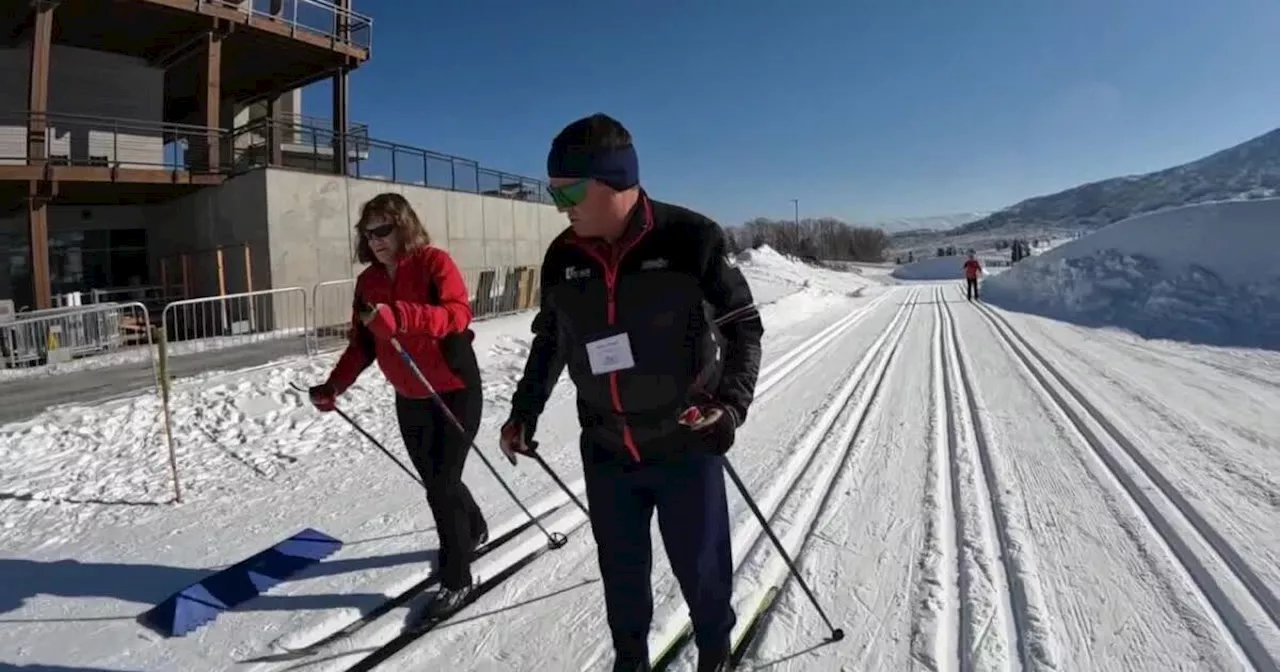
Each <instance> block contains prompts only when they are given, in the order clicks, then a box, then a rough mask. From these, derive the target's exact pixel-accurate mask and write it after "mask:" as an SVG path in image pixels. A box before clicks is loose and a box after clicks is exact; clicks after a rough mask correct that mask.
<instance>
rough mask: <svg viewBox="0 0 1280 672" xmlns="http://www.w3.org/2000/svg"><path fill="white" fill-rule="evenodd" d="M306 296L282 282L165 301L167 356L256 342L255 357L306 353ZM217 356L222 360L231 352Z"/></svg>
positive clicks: (240, 347)
mask: <svg viewBox="0 0 1280 672" xmlns="http://www.w3.org/2000/svg"><path fill="white" fill-rule="evenodd" d="M307 299H308V296H307V292H306V290H305V289H303V288H301V287H284V288H281V289H264V290H259V291H256V292H243V293H240V294H228V295H226V296H208V297H202V298H196V299H184V300H182V301H174V302H173V303H170V304H169V305H167V306H165V307H164V312H163V313H162V314H161V320H160V323H161V326H162V328H163V336H164V340H165V345H166V353H167V354H166V356H167V357H170V358H172V357H182V356H186V355H191V354H195V353H209V352H218V351H231V350H243V349H245V346H255V347H254V348H253V350H254V352H255V353H256V357H255V359H257V358H261V357H262V356H264V355H265V354H271V355H274V356H273V357H272V358H279V357H286V356H289V355H291V354H307V353H308V352H309V351H310V350H309V347H308V338H307V332H308V326H309V324H308V320H307V312H308V305H307V304H308V300H307ZM264 346H269V347H264ZM268 351H269V352H268ZM218 359H222V360H224V362H223V363H224V364H225V363H226V362H227V361H228V360H233V359H234V357H230V356H226V357H219V358H218ZM219 368H223V367H222V366H220V367H219Z"/></svg>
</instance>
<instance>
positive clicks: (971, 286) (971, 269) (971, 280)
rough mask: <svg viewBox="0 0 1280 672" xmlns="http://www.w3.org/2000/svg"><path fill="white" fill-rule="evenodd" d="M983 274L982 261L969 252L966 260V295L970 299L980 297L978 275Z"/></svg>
mask: <svg viewBox="0 0 1280 672" xmlns="http://www.w3.org/2000/svg"><path fill="white" fill-rule="evenodd" d="M981 274H982V262H980V261H978V260H977V258H975V257H974V256H973V253H972V252H970V253H969V258H968V259H966V260H965V262H964V297H965V298H966V299H968V300H970V301H972V300H974V299H976V298H978V276H979V275H981Z"/></svg>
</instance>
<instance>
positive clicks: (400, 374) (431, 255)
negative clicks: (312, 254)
mask: <svg viewBox="0 0 1280 672" xmlns="http://www.w3.org/2000/svg"><path fill="white" fill-rule="evenodd" d="M379 303H381V304H385V305H387V306H389V307H390V308H391V310H392V312H394V313H395V316H396V340H398V341H400V345H401V346H402V347H403V348H404V350H405V352H407V353H409V355H410V356H411V357H413V361H414V362H415V363H417V365H418V368H419V369H421V370H422V374H423V375H424V376H426V378H427V380H428V381H430V383H431V385H432V386H433V387H435V389H436V391H437V392H452V391H454V390H460V389H463V388H464V387H466V382H465V381H464V380H463V378H462V376H460V375H459V373H458V372H455V371H454V370H453V369H452V368H450V366H449V363H448V361H447V360H446V357H445V353H444V352H443V351H442V349H441V339H442V338H443V337H445V336H447V335H449V334H463V333H466V332H467V331H468V329H469V327H470V326H471V301H470V297H469V295H468V293H467V286H466V283H465V282H464V281H463V279H462V273H461V272H459V271H458V267H457V265H456V264H454V262H453V258H452V257H450V256H449V254H448V253H447V252H445V251H444V250H442V249H440V248H438V247H432V246H430V245H427V246H424V247H422V248H420V249H418V250H416V251H414V252H411V253H409V254H406V255H404V256H403V257H401V258H400V261H399V262H398V265H397V267H396V274H395V278H394V279H392V277H391V276H390V275H389V274H388V273H387V271H386V269H385V268H383V267H382V265H381V264H374V265H372V266H370V267H369V268H366V269H365V270H364V271H362V272H361V273H360V275H359V277H357V278H356V290H355V302H354V305H353V307H352V318H351V332H350V336H349V343H348V344H347V349H346V351H344V352H343V353H342V357H340V358H339V359H338V363H337V364H336V365H335V366H334V367H333V372H332V373H331V374H329V381H328V382H329V384H331V385H333V387H334V389H335V392H336V393H338V394H341V393H342V392H343V391H345V390H346V389H347V388H348V387H351V385H352V384H353V383H355V382H356V378H358V377H359V376H360V374H361V373H362V372H363V371H364V370H365V369H366V368H367V367H368V366H369V365H370V364H371V363H373V361H374V360H377V362H378V367H379V368H381V369H382V373H383V374H384V375H386V377H387V381H388V382H390V383H391V385H392V386H393V387H394V388H395V390H396V393H397V394H399V395H400V396H403V397H410V398H415V399H422V398H426V397H428V396H430V392H428V390H427V389H426V387H424V386H423V385H422V383H421V382H420V381H419V380H418V378H417V376H415V375H414V373H413V370H412V369H410V368H409V366H408V364H406V363H405V362H404V360H402V359H401V358H400V354H399V353H397V352H396V350H395V348H394V347H393V346H392V345H391V342H390V341H383V340H380V339H377V338H375V337H374V335H373V334H372V333H371V332H370V331H369V329H368V328H367V327H365V326H364V324H363V323H361V322H360V318H359V315H358V313H359V311H360V308H361V306H362V305H366V304H367V305H376V304H379ZM467 336H468V337H469V336H470V334H467ZM467 347H468V348H469V347H470V343H469V342H468V343H467Z"/></svg>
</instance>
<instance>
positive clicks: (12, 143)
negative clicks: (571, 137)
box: [0, 113, 551, 203]
mask: <svg viewBox="0 0 1280 672" xmlns="http://www.w3.org/2000/svg"><path fill="white" fill-rule="evenodd" d="M28 122H31V123H32V125H33V126H38V125H40V123H41V122H43V125H44V126H45V128H46V129H47V130H46V133H45V145H46V152H47V161H48V163H49V164H50V165H53V166H59V165H63V166H94V167H102V168H117V169H120V168H134V169H153V170H156V169H162V170H170V171H189V172H192V173H209V172H215V173H220V174H224V175H230V174H236V173H241V172H245V171H248V170H252V169H254V168H261V167H266V166H271V165H277V164H274V163H273V162H272V157H273V154H274V151H273V150H274V149H275V148H273V147H272V146H271V143H272V142H275V143H276V144H277V145H278V146H279V147H280V148H281V153H282V154H284V155H286V156H285V157H284V158H285V161H284V165H286V166H287V167H290V168H295V169H300V170H306V171H311V172H319V173H333V172H334V170H333V168H334V165H333V148H334V138H335V134H334V132H333V130H332V129H331V127H323V126H311V125H307V124H302V123H298V121H296V120H295V119H294V118H292V117H290V118H288V120H273V119H267V118H261V119H255V120H253V121H251V122H249V123H247V124H245V125H243V126H240V127H239V128H236V129H235V130H234V131H227V130H223V129H211V128H206V127H203V126H192V125H187V124H169V123H162V122H155V121H139V120H130V119H111V118H105V117H95V116H88V115H78V114H58V113H48V114H43V113H42V114H37V113H29V114H23V115H9V116H5V115H0V166H6V165H8V166H22V165H28V164H29V162H30V158H41V157H30V158H29V157H28V151H29V150H28V147H29V144H30V143H29V142H28V131H27V129H28V126H27V124H28ZM342 137H343V138H345V141H346V150H347V174H348V175H351V176H352V177H358V178H363V179H368V180H382V181H385V182H394V183H397V184H411V185H417V186H424V187H434V188H436V189H448V190H450V191H465V192H470V193H473V194H483V195H487V196H499V197H503V198H511V199H515V200H521V201H531V202H535V203H550V202H551V201H550V198H549V197H548V195H547V191H546V183H544V182H542V181H541V180H537V179H534V178H531V177H524V176H522V175H515V174H513V173H507V172H503V171H499V170H493V169H490V168H485V167H482V166H481V165H480V164H479V163H477V162H475V161H472V160H470V159H464V158H462V157H458V156H451V155H449V154H442V153H440V152H433V151H431V150H429V149H422V148H419V147H410V146H408V145H401V144H398V143H394V142H385V141H382V140H374V139H371V138H370V137H369V134H368V129H367V127H363V126H360V125H353V127H352V128H351V132H348V133H345V134H343V136H342ZM213 148H216V149H217V150H218V160H217V162H216V165H212V166H211V163H213V162H212V161H210V157H209V152H210V150H211V149H213Z"/></svg>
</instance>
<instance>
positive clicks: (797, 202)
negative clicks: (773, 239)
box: [791, 198, 800, 229]
mask: <svg viewBox="0 0 1280 672" xmlns="http://www.w3.org/2000/svg"><path fill="white" fill-rule="evenodd" d="M791 205H792V206H794V207H795V212H796V228H797V229H799V228H800V199H798V198H793V199H791Z"/></svg>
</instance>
